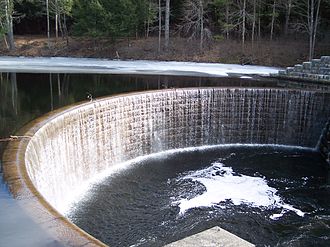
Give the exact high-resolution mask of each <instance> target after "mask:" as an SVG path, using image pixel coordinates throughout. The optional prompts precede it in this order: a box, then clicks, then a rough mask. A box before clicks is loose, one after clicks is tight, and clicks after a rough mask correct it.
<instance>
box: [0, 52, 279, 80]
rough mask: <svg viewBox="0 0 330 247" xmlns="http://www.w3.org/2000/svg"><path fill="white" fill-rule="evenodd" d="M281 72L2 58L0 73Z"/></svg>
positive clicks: (209, 65) (193, 65) (242, 67)
mask: <svg viewBox="0 0 330 247" xmlns="http://www.w3.org/2000/svg"><path fill="white" fill-rule="evenodd" d="M278 70H279V69H278V68H273V67H264V66H252V65H238V64H220V63H194V62H164V61H147V60H127V61H123V60H108V59H93V58H67V57H37V58H31V57H0V71H8V72H30V73H33V72H36V73H37V72H38V73H40V72H62V73H105V74H152V75H159V74H160V75H189V76H212V77H226V76H230V75H231V74H239V75H240V77H241V78H246V75H265V76H267V75H269V74H270V73H277V72H278Z"/></svg>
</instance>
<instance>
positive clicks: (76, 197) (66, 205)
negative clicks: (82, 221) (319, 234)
mask: <svg viewBox="0 0 330 247" xmlns="http://www.w3.org/2000/svg"><path fill="white" fill-rule="evenodd" d="M231 147H274V148H286V149H298V150H310V151H313V150H314V149H312V148H306V147H301V146H287V145H277V144H240V143H236V144H220V145H205V146H200V147H188V148H179V149H171V150H167V151H163V152H158V153H152V154H149V155H145V156H139V157H137V158H135V159H132V160H128V161H126V162H122V163H118V164H116V165H113V166H111V167H109V168H107V169H105V170H104V171H102V172H100V173H98V174H95V175H94V176H93V177H92V178H91V179H89V180H87V181H85V182H84V183H83V184H81V185H80V186H79V187H77V188H75V189H74V190H72V191H71V192H70V193H69V196H68V197H67V198H65V199H64V200H61V204H60V205H58V207H57V208H56V209H57V210H58V211H59V212H60V213H61V214H63V215H65V216H68V215H70V213H71V212H72V211H73V210H74V205H75V204H78V203H79V202H80V201H81V200H82V199H84V198H88V197H89V196H91V194H90V191H91V188H92V187H93V186H95V185H97V184H100V183H101V182H102V181H104V179H106V178H107V177H110V176H112V175H114V174H116V173H120V172H122V171H124V170H127V169H129V168H130V167H132V166H134V165H137V164H139V163H140V162H143V161H145V160H148V159H157V158H164V156H166V155H171V154H177V153H186V152H193V151H198V150H199V151H203V150H208V149H212V148H231Z"/></svg>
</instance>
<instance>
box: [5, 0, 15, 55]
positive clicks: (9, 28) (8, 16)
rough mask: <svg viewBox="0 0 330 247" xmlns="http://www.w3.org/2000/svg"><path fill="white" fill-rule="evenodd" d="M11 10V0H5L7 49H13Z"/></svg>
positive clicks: (12, 7)
mask: <svg viewBox="0 0 330 247" xmlns="http://www.w3.org/2000/svg"><path fill="white" fill-rule="evenodd" d="M13 12H14V5H13V2H12V1H11V0H5V16H6V27H5V29H6V32H7V43H8V44H9V50H11V51H12V50H15V42H14V31H13Z"/></svg>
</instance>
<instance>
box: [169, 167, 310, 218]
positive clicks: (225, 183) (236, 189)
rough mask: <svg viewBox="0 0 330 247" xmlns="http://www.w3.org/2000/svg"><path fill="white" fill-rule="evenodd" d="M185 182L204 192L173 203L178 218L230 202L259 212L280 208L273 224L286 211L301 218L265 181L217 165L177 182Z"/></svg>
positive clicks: (181, 178) (301, 213)
mask: <svg viewBox="0 0 330 247" xmlns="http://www.w3.org/2000/svg"><path fill="white" fill-rule="evenodd" d="M187 179H189V180H192V181H197V182H199V183H201V184H203V185H204V186H205V188H206V190H205V192H204V193H203V194H201V195H198V196H196V197H194V198H192V199H185V198H184V199H180V200H176V201H174V202H173V205H178V206H179V207H180V214H181V215H182V214H184V213H185V212H186V211H188V210H189V209H192V208H199V207H212V206H215V205H217V204H219V203H221V202H226V201H231V202H232V203H233V204H234V205H241V204H246V205H249V206H251V207H258V208H263V209H275V208H282V212H281V214H274V215H272V216H270V218H271V219H274V220H275V219H278V218H280V217H282V216H283V215H284V213H286V212H288V211H293V212H295V213H296V214H297V215H299V216H301V217H303V216H304V213H303V212H302V211H301V210H299V209H296V208H294V207H293V206H291V205H289V204H286V203H284V202H283V200H282V199H281V198H280V197H279V196H278V195H277V194H276V193H277V190H276V189H275V188H272V187H270V186H268V184H267V181H266V180H265V178H261V177H251V176H246V175H242V174H236V173H234V171H233V169H232V168H231V167H226V166H225V165H224V164H222V163H220V162H215V163H213V164H212V165H211V166H210V167H207V168H205V169H202V170H198V171H193V172H191V173H189V174H188V175H185V176H182V177H179V178H178V180H187Z"/></svg>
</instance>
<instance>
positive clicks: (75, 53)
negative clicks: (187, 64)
mask: <svg viewBox="0 0 330 247" xmlns="http://www.w3.org/2000/svg"><path fill="white" fill-rule="evenodd" d="M15 42H16V50H15V51H13V52H8V50H7V49H6V47H5V46H4V45H3V46H2V47H1V48H0V55H2V56H5V55H10V56H64V57H67V56H70V57H94V58H109V59H114V58H120V59H148V60H164V61H173V60H176V61H194V62H216V63H235V64H255V65H266V66H279V67H286V66H291V65H294V64H296V63H301V62H303V61H306V59H307V54H308V45H307V42H305V41H297V40H295V41H283V40H277V41H273V42H269V41H262V42H261V41H260V42H256V43H255V44H254V46H253V47H252V44H251V43H249V42H248V43H246V45H245V49H244V51H243V50H242V46H241V44H240V43H239V42H237V41H233V40H230V41H227V40H222V41H215V42H213V43H212V44H210V45H208V46H207V47H205V49H204V50H203V52H200V49H199V43H198V42H197V41H190V42H189V41H187V40H186V39H183V38H172V39H171V46H170V48H169V50H168V51H167V52H165V51H164V49H162V51H161V52H158V39H157V38H153V37H150V38H148V39H144V38H141V39H131V40H128V39H125V40H119V41H117V42H115V43H113V42H111V40H109V39H98V40H93V39H87V38H69V40H68V42H67V41H66V40H63V39H61V38H59V39H57V40H56V39H51V42H50V46H48V42H47V38H46V37H41V36H16V37H15ZM327 54H330V44H329V43H319V44H318V46H317V49H316V56H315V57H319V56H321V55H327Z"/></svg>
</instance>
